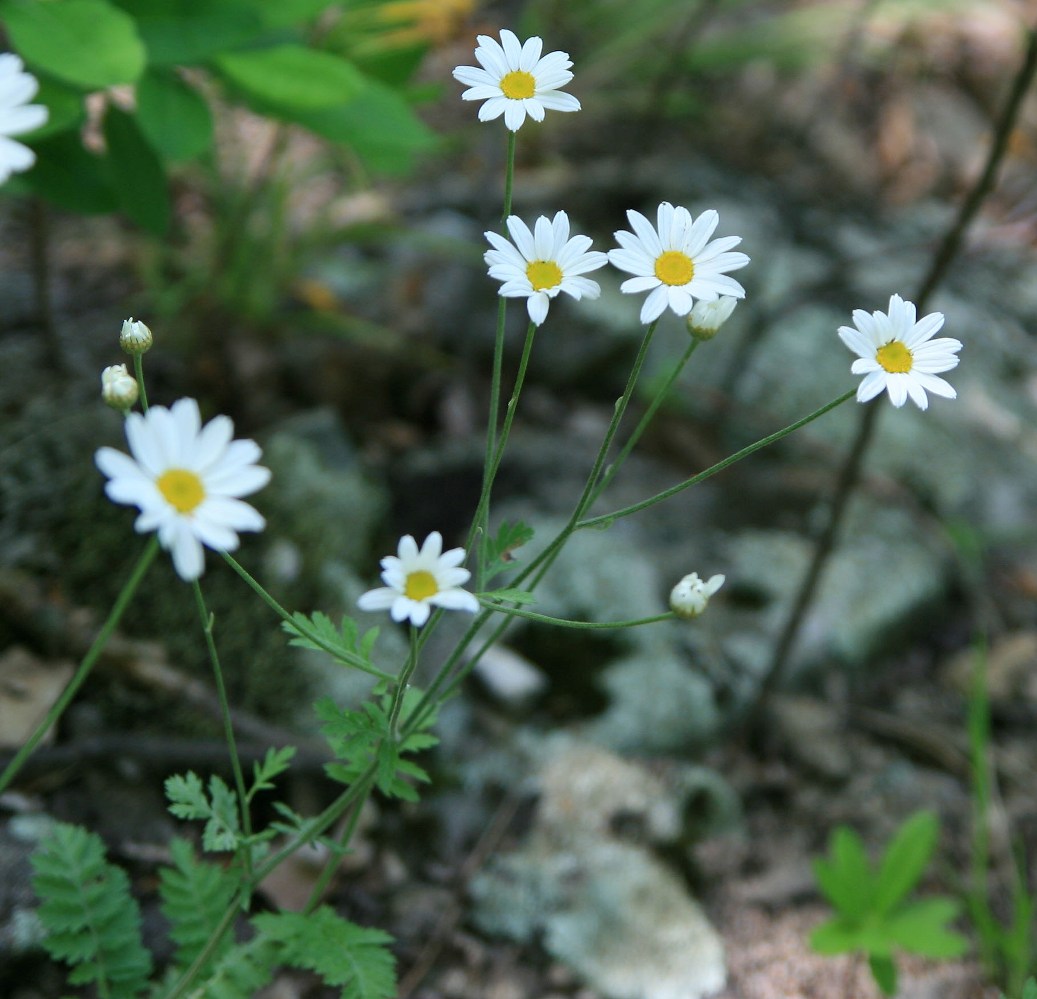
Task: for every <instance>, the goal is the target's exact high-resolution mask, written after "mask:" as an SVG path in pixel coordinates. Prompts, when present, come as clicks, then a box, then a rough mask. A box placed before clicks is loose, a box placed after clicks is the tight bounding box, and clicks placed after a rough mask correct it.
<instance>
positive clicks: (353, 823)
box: [303, 779, 374, 914]
mask: <svg viewBox="0 0 1037 999" xmlns="http://www.w3.org/2000/svg"><path fill="white" fill-rule="evenodd" d="M373 786H374V781H373V780H372V779H369V780H368V781H367V782H366V783H365V784H364V785H363V789H362V795H361V797H360V798H359V800H358V801H356V802H355V803H354V804H353V806H352V807H353V811H352V813H351V814H350V816H349V821H348V822H347V823H346V827H345V828H344V829H343V830H342V834H341V835H340V836H339V838H338V846H339V849H338V850H333V851H332V855H331V856H330V857H329V858H328V861H327V863H326V864H325V865H324V868H323V870H321V872H320V876H319V877H318V878H317V880H316V881H315V882H314V884H313V890H312V891H311V892H310V897H309V898H308V899H307V901H306V905H305V907H304V908H303V912H304V913H305V914H309V913H311V912H313V910H314V909H315V908H317V905H318V904H319V902H320V900H321V899H322V898H323V897H324V892H325V891H327V888H328V885H329V884H330V883H331V879H332V878H333V877H334V876H335V871H337V870H338V869H339V866H340V865H341V863H342V852H343V851H345V850H346V849H348V848H349V844H350V843H351V842H352V841H353V836H354V834H355V833H356V827H357V825H358V824H359V823H360V816H361V814H362V813H363V810H364V805H365V804H366V803H367V799H368V797H369V796H370V794H371V788H372V787H373Z"/></svg>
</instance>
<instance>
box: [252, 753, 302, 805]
mask: <svg viewBox="0 0 1037 999" xmlns="http://www.w3.org/2000/svg"><path fill="white" fill-rule="evenodd" d="M295 753H296V749H295V746H282V747H281V748H280V749H268V750H267V751H266V755H265V756H264V757H263V762H262V763H253V764H252V789H251V790H250V791H249V796H250V797H251V796H252V795H253V794H255V793H256V792H257V791H272V790H273V788H274V784H273V781H274V778H275V777H278V776H280V775H281V774H283V773H284V772H285V771H286V770H287V769H288V768H289V767H290V766H291V764H292V758H293V757H294V756H295Z"/></svg>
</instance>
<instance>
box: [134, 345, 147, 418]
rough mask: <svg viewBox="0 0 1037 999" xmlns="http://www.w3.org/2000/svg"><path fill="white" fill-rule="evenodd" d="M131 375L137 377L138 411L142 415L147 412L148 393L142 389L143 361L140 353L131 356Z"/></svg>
mask: <svg viewBox="0 0 1037 999" xmlns="http://www.w3.org/2000/svg"><path fill="white" fill-rule="evenodd" d="M133 373H134V375H136V377H137V388H138V389H140V409H141V412H142V413H146V412H147V411H148V391H147V389H146V388H145V387H144V360H143V356H142V355H141V354H140V353H134V355H133Z"/></svg>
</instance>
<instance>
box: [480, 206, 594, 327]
mask: <svg viewBox="0 0 1037 999" xmlns="http://www.w3.org/2000/svg"><path fill="white" fill-rule="evenodd" d="M507 225H508V232H509V233H510V234H511V239H512V242H510V243H509V242H508V240H506V239H505V238H504V237H503V236H501V235H499V234H498V233H495V232H487V233H486V234H485V235H486V238H487V239H488V240H489V242H490V244H491V245H492V246H493V249H492V250H487V251H486V255H485V260H486V263H487V264H489V265H490V270H489V275H490V277H491V278H494V279H495V280H497V281H500V282H502V284H501V289H500V294H501V295H503V296H504V297H505V298H525V299H526V310H527V311H528V312H529V318H530V319H531V320H532V321H533V322H534V323H536V324H537V326H539V325H540V324H541V323H542V322H543V321H544V320H545V319H546V318H547V310H548V307H549V306H550V304H551V299H552V298H554V297H555V296H556V295H558V293H559V292H562V291H564V292H565V293H566V294H567V295H571V296H572V297H573V298H575V299H581V298H590V299H595V298H597V297H598V296H599V295H600V294H601V287H600V286H599V285H598V283H597V282H596V281H592V280H591V279H590V278H587V277H583V275H584V274H586V273H587V272H588V271H594V270H597V269H598V268H599V267H604V266H605V264H607V263H608V257H607V256H606V255H605V254H604V253H601V252H600V251H598V250H591V249H590V246H591V239H590V237H589V236H571V237H570V235H569V216H568V215H566V214H565V212H556V213H555V217H554V218H553V219H549V218H547V216H546V215H541V216H540V218H538V219H537V220H536V222H535V223H534V225H533V230H532V232H531V231H530V229H529V226H527V225H526V223H525V222H523V221H522V219H520V218H519V217H518V216H517V215H510V216H508V222H507Z"/></svg>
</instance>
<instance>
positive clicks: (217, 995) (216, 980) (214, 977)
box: [188, 937, 281, 999]
mask: <svg viewBox="0 0 1037 999" xmlns="http://www.w3.org/2000/svg"><path fill="white" fill-rule="evenodd" d="M280 952H281V948H280V946H278V945H277V944H276V943H273V942H271V941H270V940H267V939H266V938H264V937H255V938H254V939H252V940H250V941H248V943H243V944H238V945H237V946H236V947H232V948H231V949H230V950H228V951H227V952H226V953H225V954H224V955H223V957H222V958H220V960H219V961H217V962H216V964H215V965H214V966H213V968H212V970H211V971H210V972H209V977H208V978H206V979H205V981H203V982H201V983H199V984H198V985H197V986H196V987H195V988H194V989H193V991H191V992H189V993H188V996H189V999H254V996H255V995H256V993H257V992H258V991H259V990H260V989H261V988H263V986H264V985H266V984H267V983H268V982H269V981H270V979H271V978H272V977H273V971H274V967H275V965H277V964H278V963H279V959H280Z"/></svg>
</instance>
